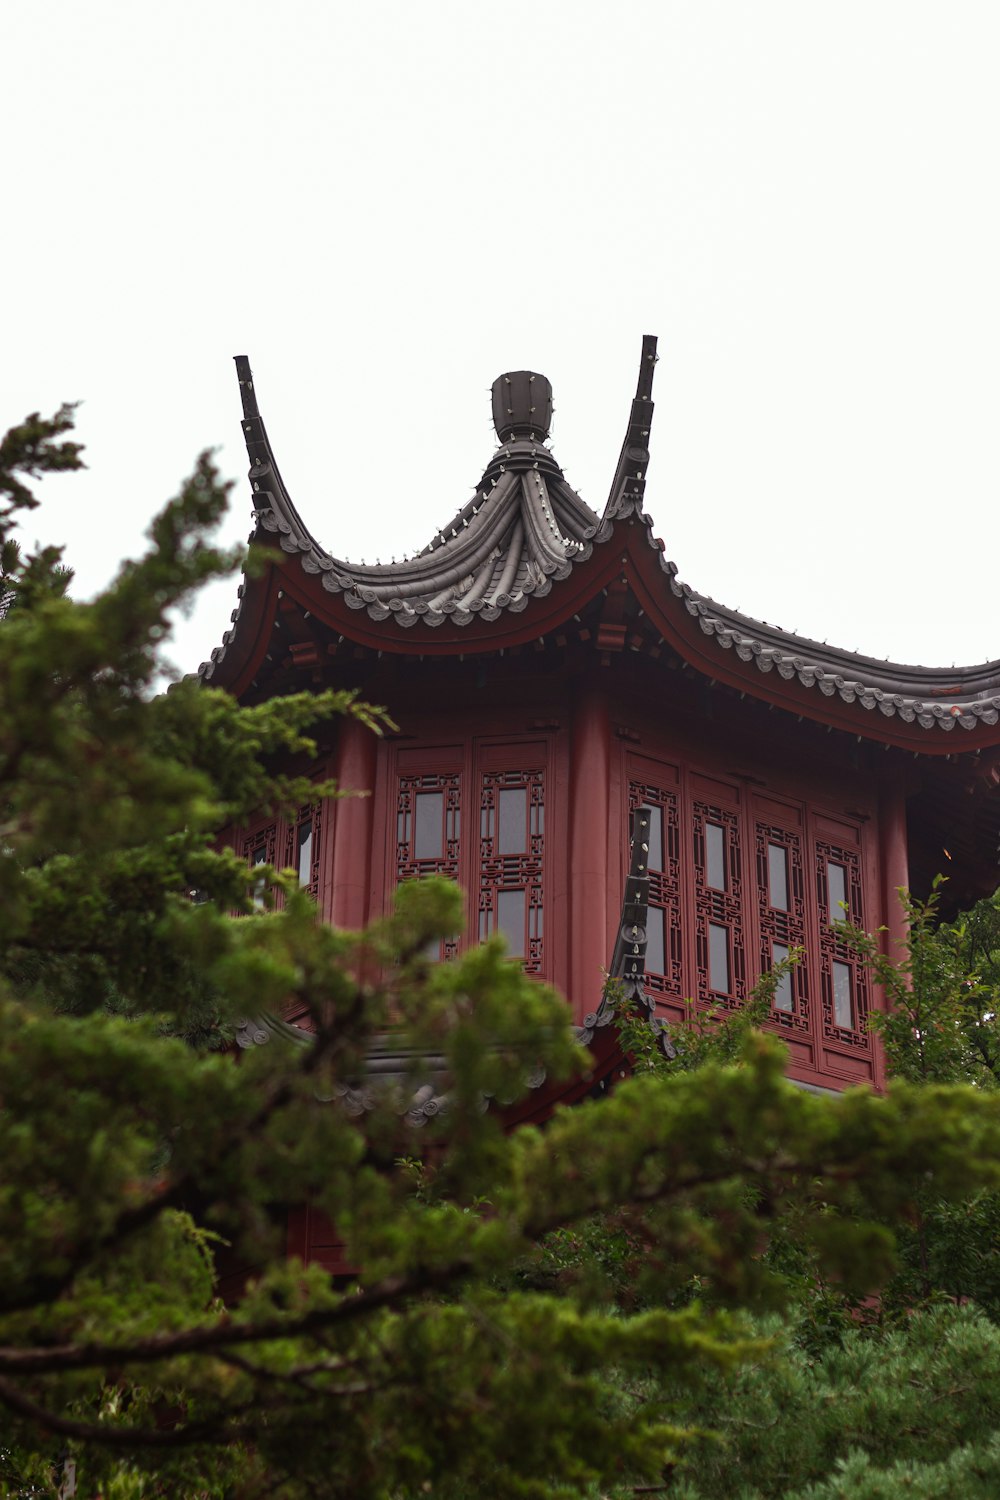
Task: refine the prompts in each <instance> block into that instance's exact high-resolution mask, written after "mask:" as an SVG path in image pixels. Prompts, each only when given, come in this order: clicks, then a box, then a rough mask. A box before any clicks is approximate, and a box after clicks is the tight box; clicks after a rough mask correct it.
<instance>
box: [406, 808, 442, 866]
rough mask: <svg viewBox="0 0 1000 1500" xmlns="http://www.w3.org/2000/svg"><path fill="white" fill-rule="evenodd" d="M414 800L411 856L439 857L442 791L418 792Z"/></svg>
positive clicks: (420, 857)
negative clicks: (414, 812) (414, 810)
mask: <svg viewBox="0 0 1000 1500" xmlns="http://www.w3.org/2000/svg"><path fill="white" fill-rule="evenodd" d="M414 802H415V806H416V817H415V819H414V825H415V826H414V829H413V858H414V859H440V858H441V855H442V854H443V853H444V792H418V793H417V795H416V797H415V798H414Z"/></svg>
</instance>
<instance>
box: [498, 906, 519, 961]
mask: <svg viewBox="0 0 1000 1500" xmlns="http://www.w3.org/2000/svg"><path fill="white" fill-rule="evenodd" d="M525 895H526V892H524V891H497V930H498V931H499V932H502V933H503V935H504V937H505V938H506V939H507V951H508V953H509V954H510V956H511V958H523V957H524V916H525Z"/></svg>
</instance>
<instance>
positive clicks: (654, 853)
mask: <svg viewBox="0 0 1000 1500" xmlns="http://www.w3.org/2000/svg"><path fill="white" fill-rule="evenodd" d="M639 811H640V812H643V813H645V814H646V816H647V817H648V818H649V827H648V829H647V830H646V839H645V842H646V844H647V846H648V852H647V855H646V868H647V869H649V870H662V869H663V809H662V807H651V806H650V805H649V803H648V802H644V803H643V804H642V806H641V807H640V809H639Z"/></svg>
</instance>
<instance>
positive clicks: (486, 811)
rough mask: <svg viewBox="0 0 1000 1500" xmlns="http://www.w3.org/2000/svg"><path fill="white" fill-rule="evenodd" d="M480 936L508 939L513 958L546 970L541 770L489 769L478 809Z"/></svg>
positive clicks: (530, 968)
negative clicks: (544, 967) (493, 935)
mask: <svg viewBox="0 0 1000 1500" xmlns="http://www.w3.org/2000/svg"><path fill="white" fill-rule="evenodd" d="M479 819H480V822H479V937H480V941H482V939H484V938H486V937H488V936H489V935H490V934H491V933H493V932H498V931H500V932H503V933H504V934H505V935H506V937H507V942H508V945H509V951H510V955H511V957H512V958H523V960H524V967H525V969H526V970H527V972H528V973H529V974H537V973H540V972H541V969H542V961H543V952H544V938H545V934H544V912H543V874H544V848H545V789H544V775H543V773H542V772H541V771H522V770H510V771H486V772H484V773H483V778H482V788H481V795H480V808H479Z"/></svg>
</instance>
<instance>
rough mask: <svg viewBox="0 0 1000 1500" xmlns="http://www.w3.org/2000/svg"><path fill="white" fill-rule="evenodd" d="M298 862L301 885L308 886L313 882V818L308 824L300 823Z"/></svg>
mask: <svg viewBox="0 0 1000 1500" xmlns="http://www.w3.org/2000/svg"><path fill="white" fill-rule="evenodd" d="M298 845H299V847H298V862H297V870H298V876H299V885H308V884H309V882H310V881H311V880H312V857H313V826H312V818H310V819H309V822H308V823H300V824H299V831H298Z"/></svg>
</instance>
